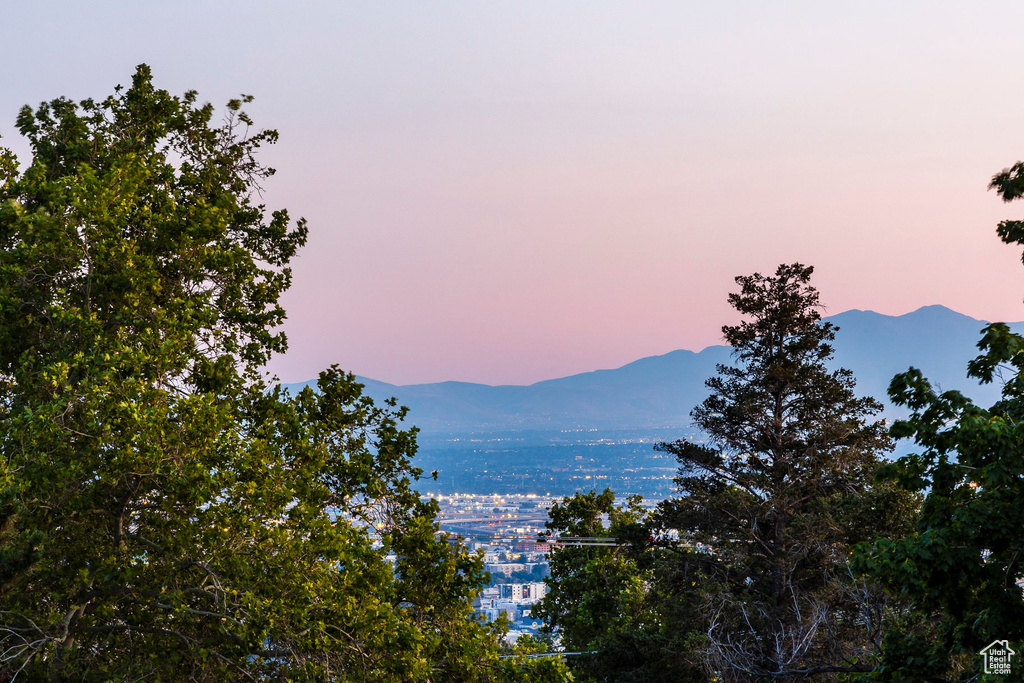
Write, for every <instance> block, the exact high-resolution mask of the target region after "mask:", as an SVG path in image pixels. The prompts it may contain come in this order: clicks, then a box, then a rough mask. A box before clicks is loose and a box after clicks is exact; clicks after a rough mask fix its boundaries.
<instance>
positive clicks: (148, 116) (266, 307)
mask: <svg viewBox="0 0 1024 683" xmlns="http://www.w3.org/2000/svg"><path fill="white" fill-rule="evenodd" d="M249 99H250V98H243V99H242V100H233V101H231V102H229V103H228V106H227V112H226V114H225V118H224V121H223V123H222V124H221V125H219V126H215V125H213V124H212V123H211V122H212V120H213V117H214V110H213V108H212V107H211V106H210V105H197V104H196V102H197V100H196V94H195V93H194V92H189V93H186V94H185V95H184V96H183V97H181V98H178V97H174V96H171V95H170V94H168V93H167V92H166V91H163V90H158V89H155V88H154V87H153V85H152V82H151V76H150V72H149V70H148V68H146V67H145V66H141V67H139V69H138V71H137V72H136V74H135V76H134V78H133V83H132V86H131V87H130V88H128V89H127V90H124V91H123V92H122V90H121V89H120V88H118V92H117V94H115V95H113V96H111V97H109V98H107V99H105V100H103V101H101V102H95V101H93V100H85V101H83V102H80V103H77V104H76V103H73V102H71V101H69V100H66V99H58V100H54V101H52V102H49V103H44V104H42V105H40V106H39V107H38V108H37V109H35V110H32V109H31V108H28V107H26V108H25V109H23V110H22V112H21V114H20V115H19V117H18V128H19V130H20V131H21V132H22V134H24V135H25V136H26V137H27V138H28V140H29V142H30V143H31V147H32V151H33V158H32V162H31V164H30V165H29V166H28V168H26V169H25V170H24V172H19V170H18V166H17V164H16V163H15V161H14V159H13V156H12V155H11V154H10V153H9V152H3V153H2V154H0V413H2V415H0V448H2V458H0V606H2V607H0V677H3V676H8V677H9V676H13V675H15V674H17V675H18V676H19V679H25V680H37V679H49V680H71V679H74V680H143V679H146V680H165V681H171V680H173V681H185V680H189V681H222V680H241V679H255V680H346V681H362V680H373V681H426V680H434V681H438V680H445V681H497V680H510V677H514V676H518V675H520V674H522V676H523V677H526V676H528V675H532V674H530V673H529V671H528V670H533V669H536V668H537V667H536V666H535V665H532V666H531V667H527V669H528V670H524V668H523V667H524V666H526V664H525V663H524V661H523V660H522V659H521V658H517V657H514V658H511V659H499V652H500V650H499V648H498V641H499V638H500V636H501V633H500V629H496V628H493V627H487V626H485V625H482V624H480V623H479V622H477V621H476V620H474V619H473V618H472V615H471V607H470V600H471V599H472V597H473V595H475V594H476V592H477V591H478V590H479V589H480V587H481V586H482V585H483V584H484V581H485V574H484V572H483V565H482V558H481V557H479V556H475V555H471V554H469V553H468V552H467V550H466V548H465V547H464V546H463V545H462V544H461V543H459V542H456V541H454V540H452V539H448V538H445V537H439V536H438V534H437V531H438V529H437V524H436V523H435V516H436V513H437V507H436V505H435V504H434V503H432V502H425V501H422V500H421V499H420V498H419V496H418V495H417V494H416V493H415V491H414V490H413V489H412V482H413V480H415V479H416V478H417V477H419V476H420V474H421V472H420V470H419V469H417V468H415V467H414V466H413V465H412V462H411V459H412V457H413V455H414V454H415V451H416V439H415V436H416V434H415V430H404V429H402V428H401V427H400V423H401V421H402V420H403V418H404V417H405V412H406V411H405V409H399V408H396V407H395V406H394V404H393V403H391V404H390V405H386V406H375V405H374V404H373V402H372V401H370V399H369V398H367V397H365V396H363V395H362V393H361V389H362V387H361V386H360V385H359V384H357V383H356V382H355V381H354V380H353V378H352V377H351V376H350V375H346V374H344V373H341V372H339V371H338V370H337V369H330V370H328V371H326V372H324V373H321V375H320V378H319V381H318V390H317V391H316V392H313V391H311V390H304V391H303V392H301V393H300V394H299V395H297V396H291V395H288V394H287V393H284V392H282V391H281V390H280V389H279V388H277V387H273V386H270V385H269V384H268V383H267V381H266V380H265V379H264V377H263V375H262V372H261V370H260V368H261V366H262V365H263V364H264V363H265V362H266V360H267V359H268V358H269V357H270V355H271V354H272V353H275V352H281V351H283V350H284V349H285V346H286V340H285V337H284V335H283V333H281V332H280V331H278V330H276V329H275V328H276V327H277V326H278V325H279V324H280V322H281V321H282V320H283V318H284V311H283V309H282V308H281V307H280V305H279V304H278V298H279V296H280V294H281V293H282V292H283V291H284V290H285V289H286V288H287V287H288V285H289V282H290V278H291V274H290V271H289V269H288V262H289V261H290V259H291V258H292V257H293V256H294V255H295V253H296V251H297V249H298V248H299V247H301V246H302V245H303V244H304V242H305V240H306V234H307V231H306V226H305V223H304V222H303V221H298V222H297V223H294V224H293V223H292V222H291V221H290V219H289V217H288V214H287V212H285V211H276V212H271V213H269V214H268V212H267V210H266V209H265V207H264V206H263V205H262V204H258V203H256V202H257V198H258V196H259V190H260V188H259V182H260V181H262V180H263V179H264V178H266V177H267V176H269V175H270V174H271V173H272V172H273V171H272V170H271V169H267V168H264V167H262V166H260V165H259V164H258V162H257V161H256V159H255V152H256V151H257V149H258V148H259V147H260V146H261V145H262V144H267V143H272V142H274V141H275V140H276V138H277V134H276V133H275V132H274V131H257V132H254V131H252V129H251V125H252V122H251V120H250V119H249V117H248V116H247V115H246V114H245V112H244V111H243V110H242V106H243V104H244V103H245V102H248V101H249ZM543 666H545V667H547V668H548V669H550V670H551V672H552V673H551V678H549V679H548V680H558V675H560V674H559V672H560V671H562V670H563V669H562V668H561V667H560V665H559V664H558V663H557V662H548V663H545V664H544V665H543Z"/></svg>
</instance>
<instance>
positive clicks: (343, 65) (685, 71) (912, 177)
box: [0, 0, 1024, 384]
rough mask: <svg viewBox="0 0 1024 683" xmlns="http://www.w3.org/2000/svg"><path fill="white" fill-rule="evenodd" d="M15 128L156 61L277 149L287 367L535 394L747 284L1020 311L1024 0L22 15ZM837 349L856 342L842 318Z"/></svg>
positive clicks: (7, 53) (830, 306) (88, 8)
mask: <svg viewBox="0 0 1024 683" xmlns="http://www.w3.org/2000/svg"><path fill="white" fill-rule="evenodd" d="M9 5H10V6H6V7H4V9H3V21H4V24H5V25H6V26H8V27H17V30H14V31H7V32H5V38H4V40H3V41H0V135H2V136H3V139H2V140H0V144H5V145H7V146H9V147H11V148H12V149H14V150H15V151H16V152H18V153H19V155H21V156H22V157H23V158H25V155H26V154H27V146H26V145H25V144H24V141H23V140H21V139H20V138H19V137H18V135H17V132H16V131H15V129H14V119H15V117H16V115H17V112H18V109H19V108H20V107H21V106H22V105H24V104H33V105H35V104H38V103H39V102H41V101H43V100H48V99H52V98H54V97H58V96H67V97H71V98H74V99H81V98H85V97H94V98H102V97H104V96H106V95H108V94H110V93H112V92H113V87H114V86H115V85H117V84H128V83H130V80H131V74H132V72H133V71H134V67H135V65H137V64H139V63H147V64H149V65H150V66H151V68H152V70H153V73H154V79H155V83H156V85H157V86H158V87H162V88H165V89H167V90H169V91H171V92H172V93H178V94H180V93H182V92H184V91H185V90H188V89H195V90H198V91H199V95H200V98H201V99H203V100H206V101H210V102H212V103H214V104H216V105H222V104H223V103H224V102H226V101H227V100H228V99H230V98H232V97H236V96H237V95H238V94H240V93H247V94H252V95H254V96H255V97H256V100H255V101H254V102H253V103H252V104H251V105H250V106H249V107H248V111H249V112H250V114H251V115H252V117H253V118H254V119H255V120H256V123H257V125H259V126H261V127H267V128H275V129H277V130H278V131H279V132H280V134H281V137H280V142H279V143H278V144H277V145H276V146H274V147H272V148H268V149H266V150H265V151H264V154H263V157H262V158H263V160H264V161H265V162H266V163H268V164H269V165H271V166H273V167H275V168H276V169H277V175H276V176H275V177H274V178H272V179H271V180H270V181H269V182H268V183H266V185H265V189H266V192H265V194H264V201H265V202H266V204H267V206H268V209H278V208H287V209H288V210H289V212H290V213H291V215H292V216H294V217H299V216H303V217H305V218H306V219H307V220H308V221H309V226H310V231H311V232H310V238H309V242H308V244H307V246H306V247H305V249H304V251H302V252H301V253H300V255H299V257H298V258H297V259H296V260H295V261H294V262H293V271H294V283H293V286H292V288H291V290H290V291H289V292H288V293H287V294H286V295H285V297H284V299H283V303H284V306H285V307H286V309H287V310H288V321H287V323H286V325H285V331H286V332H287V335H288V339H289V347H290V348H289V351H288V353H287V354H285V355H283V356H280V357H278V358H276V359H275V360H274V361H272V364H271V366H270V370H271V371H272V372H274V373H276V374H277V376H279V377H280V378H281V380H283V381H285V382H297V381H304V380H307V379H310V378H312V377H315V376H316V374H317V373H318V372H319V371H320V370H321V369H323V368H325V367H327V366H329V365H331V364H338V365H339V366H340V367H342V368H343V369H346V370H350V371H352V372H355V373H357V374H359V375H363V376H366V377H372V378H374V379H378V380H381V381H386V382H392V383H395V384H411V383H420V382H436V381H445V380H459V381H470V382H482V383H487V384H528V383H531V382H535V381H539V380H543V379H550V378H554V377H560V376H565V375H569V374H573V373H577V372H586V371H590V370H594V369H598V368H611V367H618V366H621V365H623V364H625V363H628V362H630V361H633V360H636V359H638V358H641V357H644V356H650V355H655V354H662V353H667V352H669V351H672V350H675V349H679V348H687V349H693V350H699V349H701V348H703V347H705V346H707V345H710V344H716V343H721V332H720V330H721V326H722V325H724V324H731V323H735V322H736V321H737V316H736V315H735V314H734V312H733V311H731V309H730V308H729V306H728V304H727V301H726V297H727V295H728V293H729V292H730V291H733V290H734V282H733V278H735V277H736V276H737V275H743V274H749V273H752V272H755V271H758V272H762V273H767V272H771V271H774V269H775V267H776V266H777V265H778V264H780V263H783V262H785V263H791V262H795V261H799V262H802V263H807V264H812V265H814V266H815V276H814V283H815V285H816V286H817V287H818V289H819V290H820V292H821V298H822V301H823V303H824V304H825V305H826V307H827V310H826V314H833V313H839V312H842V311H845V310H849V309H853V308H857V309H870V310H874V311H878V312H880V313H885V314H890V315H898V314H903V313H907V312H909V311H912V310H915V309H917V308H919V307H920V306H924V305H929V304H943V305H946V306H949V307H950V308H953V309H955V310H957V311H960V312H962V313H965V314H968V315H971V316H973V317H975V318H979V319H985V320H1013V321H1019V320H1024V304H1022V299H1024V266H1022V264H1021V260H1020V257H1021V254H1020V251H1019V249H1017V248H1014V247H1009V246H1006V245H1002V244H1001V243H1000V242H999V240H998V238H997V237H996V235H995V227H996V225H997V223H998V222H999V221H1000V220H1004V219H1011V218H1021V217H1024V204H1003V203H1002V202H1001V201H1000V200H999V198H998V197H997V196H996V195H995V193H994V192H992V191H989V190H988V189H987V186H988V182H989V180H990V179H991V177H992V175H993V174H995V173H996V172H998V171H999V170H1001V169H1003V168H1005V167H1007V166H1009V165H1011V164H1013V163H1014V162H1016V161H1018V160H1020V159H1022V158H1024V125H1021V124H1022V122H1024V79H1022V78H1021V73H1020V70H1021V66H1020V64H1021V62H1020V45H1021V43H1020V36H1021V34H1022V32H1024V3H1018V2H984V1H979V0H972V1H971V2H941V1H938V0H929V1H927V2H924V1H922V2H911V1H906V2H899V3H893V2H891V1H887V2H870V1H859V2H857V3H823V2H820V1H816V2H786V1H780V2H774V3H765V2H763V1H751V2H729V1H723V2H706V1H704V2H681V1H679V0H676V1H673V2H642V1H637V0H631V1H629V2H625V1H622V2H602V1H601V0H585V1H579V2H569V1H565V2H550V1H547V0H544V1H541V0H515V1H511V0H509V1H504V2H502V1H488V2H448V1H434V0H431V1H423V0H420V1H416V2H413V1H411V0H410V1H407V2H394V1H390V0H375V1H372V2H370V1H366V2H360V3H355V2H339V1H338V0H293V1H291V2H288V3H282V2H276V1H275V2H270V1H266V0H249V1H246V2H218V1H217V0H202V1H194V2H182V1H175V0H165V1H163V2H160V3H132V2H127V1H124V2H112V1H110V0H94V1H92V2H89V3H81V2H70V1H63V2H50V1H47V0H41V1H40V2H35V3H9ZM839 334H840V335H841V334H842V332H841V331H840V333H839Z"/></svg>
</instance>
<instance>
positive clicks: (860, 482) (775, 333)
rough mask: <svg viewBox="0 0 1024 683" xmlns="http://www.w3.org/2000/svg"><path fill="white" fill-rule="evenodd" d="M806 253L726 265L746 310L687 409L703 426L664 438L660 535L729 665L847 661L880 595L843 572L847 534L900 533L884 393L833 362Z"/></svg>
mask: <svg viewBox="0 0 1024 683" xmlns="http://www.w3.org/2000/svg"><path fill="white" fill-rule="evenodd" d="M811 274H812V268H811V267H809V266H803V265H801V264H792V265H782V266H779V268H778V269H777V270H776V272H775V273H774V274H773V275H770V276H763V275H760V274H757V273H755V274H754V275H750V276H743V277H738V278H736V281H737V283H738V284H739V286H740V291H739V292H737V293H734V294H731V295H730V296H729V302H730V303H731V304H732V306H733V307H734V308H735V309H736V310H737V311H738V312H739V313H741V314H743V316H744V318H745V319H744V320H743V321H742V322H741V323H740V324H738V325H729V326H726V327H724V328H723V332H724V335H725V339H726V341H727V342H728V343H729V344H730V345H731V346H732V348H733V355H734V363H733V364H730V365H719V366H718V375H717V376H716V377H713V378H711V379H709V380H708V381H707V386H708V388H709V389H710V392H711V393H710V396H709V397H708V398H707V399H706V400H705V401H704V402H703V403H702V404H701V405H700V406H698V407H697V408H696V409H694V411H693V413H692V416H693V420H694V423H695V425H696V426H697V427H699V428H700V430H701V432H702V433H703V435H704V441H702V442H700V441H697V442H695V441H691V440H682V441H677V442H674V443H665V444H661V445H660V446H659V449H660V450H662V451H665V452H669V453H672V454H673V455H675V456H676V458H677V459H678V461H679V463H680V470H679V475H678V477H677V478H676V485H677V488H678V492H679V495H678V496H676V497H674V498H672V499H669V500H667V501H665V502H664V503H663V504H662V505H661V506H660V509H659V514H658V516H659V522H660V525H661V527H662V528H664V529H672V530H675V531H677V532H678V538H679V540H678V541H675V540H671V539H670V540H668V541H667V542H666V546H667V547H668V548H669V549H675V550H676V551H677V552H678V559H677V560H676V563H677V564H678V565H679V566H688V567H693V566H694V565H696V571H697V572H698V573H699V574H700V576H701V577H702V578H701V585H702V586H703V590H704V605H703V608H702V610H701V613H700V614H699V615H694V617H695V618H697V619H699V620H701V621H702V622H703V624H704V628H706V629H707V631H706V632H707V637H708V640H707V643H706V647H705V657H706V662H707V665H708V667H709V669H710V670H711V671H712V672H714V673H715V674H717V675H720V676H722V677H724V678H726V679H728V680H751V679H762V678H773V679H788V678H792V679H795V678H800V677H805V676H809V675H816V674H818V675H822V674H833V673H836V672H840V671H852V670H858V669H860V668H862V667H863V664H862V661H861V658H862V656H863V651H864V650H865V649H870V648H871V647H872V646H873V645H874V639H875V637H876V635H877V628H875V629H873V630H872V632H865V631H864V628H863V627H864V626H865V625H869V626H870V625H874V626H876V627H877V620H878V617H880V616H881V614H882V612H883V611H884V605H883V604H882V603H881V602H880V600H879V599H877V596H876V595H875V593H876V591H873V590H872V589H871V588H870V587H868V586H865V585H861V584H858V583H857V582H855V581H852V580H851V579H849V570H848V567H847V560H848V556H849V550H850V548H851V546H852V545H853V544H855V543H857V542H859V541H862V540H866V539H869V538H873V537H874V535H875V534H879V533H897V534H898V533H901V528H902V527H903V526H905V523H906V520H907V519H908V515H909V513H910V512H911V511H912V509H913V499H912V497H911V496H909V495H907V494H902V493H900V492H898V491H894V490H893V489H892V488H891V487H890V488H885V487H875V486H873V485H872V478H873V475H874V472H875V470H876V468H877V466H878V464H879V459H878V458H879V455H880V454H881V453H883V452H885V451H886V450H888V449H889V448H890V442H889V438H888V437H887V435H886V431H885V427H884V424H883V423H882V422H881V421H876V420H873V419H872V418H873V416H874V415H876V414H877V413H878V412H879V410H880V409H881V405H880V404H879V403H878V402H877V401H875V400H874V399H871V398H859V397H857V396H856V395H855V393H854V378H853V376H852V374H851V373H850V372H849V371H848V370H845V369H835V370H834V369H830V368H829V367H828V365H827V363H828V361H829V360H830V359H831V357H832V346H831V342H832V340H833V339H834V336H835V332H836V328H835V327H834V326H833V325H831V324H830V323H826V322H823V321H822V320H821V316H820V313H819V310H820V308H821V307H820V303H819V297H818V292H817V291H816V290H815V289H814V288H813V287H812V286H811V285H810V284H809V282H810V277H811Z"/></svg>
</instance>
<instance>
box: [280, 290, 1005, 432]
mask: <svg viewBox="0 0 1024 683" xmlns="http://www.w3.org/2000/svg"><path fill="white" fill-rule="evenodd" d="M827 320H829V321H831V322H833V323H835V324H836V325H838V326H839V327H840V332H839V333H838V335H837V337H836V344H835V346H836V364H837V365H842V366H844V367H847V368H849V369H850V370H852V371H853V372H854V374H855V376H856V377H857V382H858V391H859V393H861V394H870V395H873V396H875V397H877V398H879V399H884V398H885V391H886V388H887V387H888V385H889V382H890V380H891V379H892V376H893V375H894V374H896V373H897V372H902V371H903V370H906V369H907V368H908V367H909V366H911V365H913V366H915V367H918V368H921V370H923V371H924V373H925V375H926V376H927V377H929V378H930V379H931V380H932V381H933V382H935V383H937V384H938V385H940V386H941V388H942V389H944V390H945V389H958V390H961V391H964V393H967V394H968V395H971V396H974V397H976V398H978V399H979V400H981V401H982V402H983V403H988V402H991V401H992V400H994V398H995V397H996V396H997V395H998V387H991V386H990V387H979V386H978V385H977V384H975V383H972V382H968V381H967V379H966V378H965V376H964V372H965V369H966V363H967V361H968V360H969V359H971V358H973V357H974V356H975V355H977V348H976V344H977V341H978V339H979V338H980V334H979V332H980V330H981V329H982V328H983V327H984V326H985V325H986V323H985V322H984V321H980V320H975V319H973V318H970V317H968V316H965V315H962V314H960V313H956V312H955V311H952V310H950V309H948V308H945V307H943V306H926V307H924V308H921V309H918V310H916V311H914V312H912V313H908V314H906V315H901V316H887V315H882V314H879V313H874V312H872V311H858V310H854V311H847V312H845V313H840V314H838V315H835V316H831V317H829V318H827ZM1014 328H1015V329H1020V328H1024V324H1020V323H1017V324H1014ZM729 359H730V354H729V347H727V346H710V347H708V348H706V349H704V350H703V351H700V352H699V353H694V352H692V351H684V350H680V351H673V352H671V353H667V354H665V355H663V356H652V357H649V358H642V359H640V360H638V361H635V362H633V363H630V364H628V365H624V366H622V367H621V368H616V369H614V370H597V371H594V372H587V373H582V374H578V375H571V376H569V377H562V378H559V379H552V380H546V381H543V382H538V383H536V384H532V385H529V386H488V385H483V384H470V383H465V382H441V383H436V384H415V385H406V386H397V385H393V384H387V383H384V382H378V381H376V380H372V379H367V378H360V381H362V382H363V383H365V385H366V390H367V393H368V394H369V395H370V396H372V397H373V398H374V399H375V400H381V399H384V398H387V397H390V396H395V397H397V398H398V400H399V402H400V403H401V404H403V405H406V406H409V408H410V409H411V413H410V418H409V419H410V422H412V423H413V424H416V425H418V426H420V427H421V428H422V429H424V430H425V431H427V432H439V431H444V432H460V431H494V430H506V429H578V428H600V429H619V428H648V427H685V426H687V425H688V424H689V412H690V410H691V409H692V408H693V406H695V405H696V404H697V403H699V402H700V401H701V400H703V398H704V397H705V396H706V390H705V388H704V380H705V379H707V378H708V377H710V376H711V375H712V374H714V372H715V364H716V363H728V362H729ZM305 384H307V383H303V384H295V385H289V386H290V388H292V389H293V390H295V389H298V388H300V387H302V386H305ZM889 412H890V414H894V413H893V411H892V409H891V408H890V410H889Z"/></svg>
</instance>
